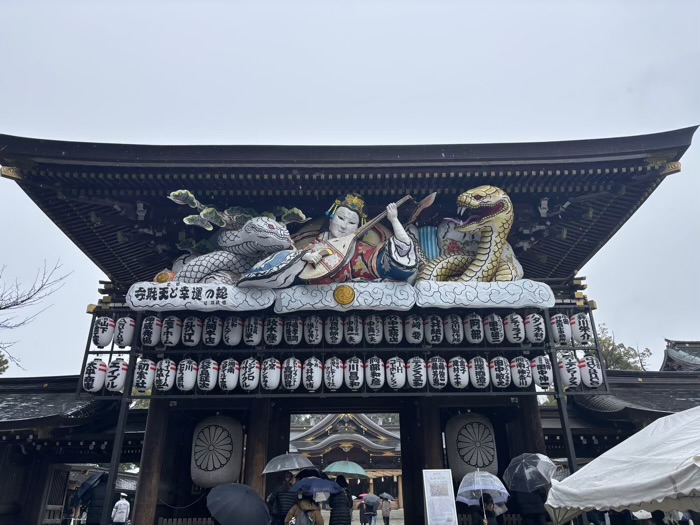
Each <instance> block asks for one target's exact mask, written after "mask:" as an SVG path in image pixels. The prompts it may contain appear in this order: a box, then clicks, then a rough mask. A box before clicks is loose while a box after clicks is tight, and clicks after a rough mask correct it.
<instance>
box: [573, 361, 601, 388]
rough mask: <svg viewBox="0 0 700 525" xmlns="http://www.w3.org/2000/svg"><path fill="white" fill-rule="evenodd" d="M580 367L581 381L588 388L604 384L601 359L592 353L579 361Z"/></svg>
mask: <svg viewBox="0 0 700 525" xmlns="http://www.w3.org/2000/svg"><path fill="white" fill-rule="evenodd" d="M579 369H580V370H581V381H583V385H584V386H586V387H588V388H598V387H599V386H600V385H602V384H603V369H602V367H601V366H600V361H598V358H597V357H594V356H592V355H587V356H585V357H584V358H583V359H582V360H581V361H579Z"/></svg>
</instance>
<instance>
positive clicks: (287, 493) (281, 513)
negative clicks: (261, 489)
mask: <svg viewBox="0 0 700 525" xmlns="http://www.w3.org/2000/svg"><path fill="white" fill-rule="evenodd" d="M295 481H296V479H295V478H294V475H293V474H292V473H291V472H285V473H284V481H282V483H280V484H279V485H278V486H277V488H275V490H273V491H272V492H271V493H270V495H269V496H268V497H267V507H268V509H270V516H271V518H272V522H271V523H272V525H283V524H284V518H285V517H286V516H287V513H288V512H289V510H290V509H291V508H292V507H293V506H294V505H295V504H296V502H297V499H298V498H297V494H296V492H292V491H291V490H292V487H293V486H294V482H295Z"/></svg>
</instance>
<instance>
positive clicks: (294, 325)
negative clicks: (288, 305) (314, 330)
mask: <svg viewBox="0 0 700 525" xmlns="http://www.w3.org/2000/svg"><path fill="white" fill-rule="evenodd" d="M303 336H304V323H303V322H302V320H301V317H299V316H298V315H290V316H289V317H287V318H286V319H285V320H284V342H285V343H287V344H288V345H292V346H295V345H298V344H299V343H301V339H302V337H303Z"/></svg>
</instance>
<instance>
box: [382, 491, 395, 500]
mask: <svg viewBox="0 0 700 525" xmlns="http://www.w3.org/2000/svg"><path fill="white" fill-rule="evenodd" d="M379 497H380V498H382V499H388V500H389V501H394V496H392V495H391V494H388V493H386V492H382V493H381V494H380V495H379Z"/></svg>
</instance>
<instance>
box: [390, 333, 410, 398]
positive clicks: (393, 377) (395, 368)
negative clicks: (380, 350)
mask: <svg viewBox="0 0 700 525" xmlns="http://www.w3.org/2000/svg"><path fill="white" fill-rule="evenodd" d="M402 331H403V330H402ZM386 384H387V385H389V388H393V389H394V390H400V389H402V388H403V387H404V386H406V363H405V362H404V360H403V359H401V358H400V357H391V358H389V359H387V361H386Z"/></svg>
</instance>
